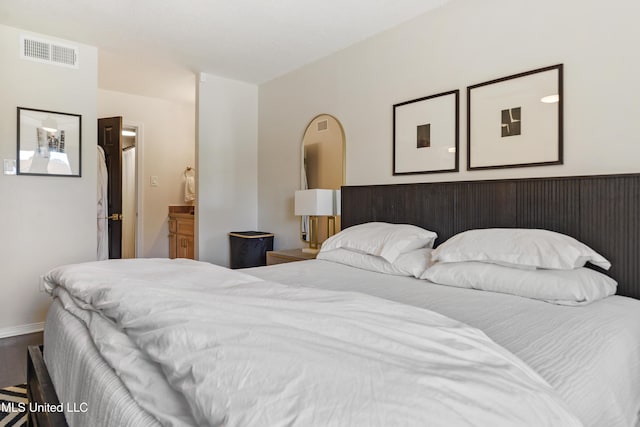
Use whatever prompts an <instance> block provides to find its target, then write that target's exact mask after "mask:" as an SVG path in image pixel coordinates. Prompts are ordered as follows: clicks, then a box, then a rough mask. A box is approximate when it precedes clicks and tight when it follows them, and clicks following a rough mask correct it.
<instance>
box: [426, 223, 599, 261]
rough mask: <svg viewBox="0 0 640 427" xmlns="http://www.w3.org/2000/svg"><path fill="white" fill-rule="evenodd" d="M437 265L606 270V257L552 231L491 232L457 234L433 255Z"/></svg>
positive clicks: (496, 230) (571, 238) (472, 231)
mask: <svg viewBox="0 0 640 427" xmlns="http://www.w3.org/2000/svg"><path fill="white" fill-rule="evenodd" d="M433 261H440V262H462V261H482V262H489V263H493V264H499V265H505V266H509V267H516V268H524V269H533V268H551V269H557V270H571V269H574V268H578V267H583V266H584V265H585V264H586V263H587V262H590V263H592V264H595V265H597V266H598V267H601V268H603V269H605V270H608V269H609V268H610V267H611V263H609V261H607V260H606V259H605V258H604V257H603V256H602V255H600V254H599V253H597V252H596V251H594V250H593V249H591V248H590V247H588V246H587V245H585V244H584V243H581V242H579V241H577V240H576V239H574V238H573V237H569V236H566V235H564V234H560V233H556V232H553V231H549V230H536V229H522V228H488V229H481V230H469V231H465V232H463V233H460V234H456V235H455V236H453V237H452V238H450V239H449V240H447V241H446V242H444V243H443V244H441V245H440V246H438V247H437V248H436V249H435V250H434V251H433Z"/></svg>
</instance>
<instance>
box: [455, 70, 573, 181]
mask: <svg viewBox="0 0 640 427" xmlns="http://www.w3.org/2000/svg"><path fill="white" fill-rule="evenodd" d="M563 106H564V94H563V64H557V65H552V66H549V67H544V68H538V69H535V70H531V71H527V72H523V73H519V74H514V75H511V76H507V77H502V78H499V79H495V80H491V81H487V82H484V83H479V84H475V85H472V86H468V87H467V170H483V169H503V168H517V167H530V166H548V165H561V164H563V162H564V159H563V157H564V153H563V150H564V147H563Z"/></svg>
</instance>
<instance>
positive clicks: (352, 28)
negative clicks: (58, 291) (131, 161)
mask: <svg viewBox="0 0 640 427" xmlns="http://www.w3.org/2000/svg"><path fill="white" fill-rule="evenodd" d="M447 1H448V0H321V1H317V0H271V1H269V0H182V1H177V0H0V23H2V24H5V25H9V26H13V27H18V28H22V29H25V30H29V31H33V32H37V33H43V34H48V35H52V36H56V37H60V38H64V39H69V40H74V41H77V42H81V43H86V44H90V45H93V46H97V47H98V48H99V49H100V56H101V58H100V60H101V62H103V61H107V62H109V61H110V60H112V59H113V58H126V61H127V62H128V61H137V62H141V63H143V62H144V63H146V64H151V65H160V64H164V65H166V66H168V68H169V69H170V68H171V67H173V68H174V70H188V71H190V72H201V71H202V72H207V73H212V74H216V75H220V76H223V77H228V78H232V79H237V80H243V81H247V82H251V83H262V82H265V81H268V80H271V79H273V78H275V77H277V76H280V75H282V74H285V73H287V72H289V71H292V70H294V69H296V68H299V67H300V66H302V65H304V64H307V63H309V62H312V61H314V60H316V59H319V58H321V57H323V56H326V55H328V54H330V53H332V52H335V51H338V50H340V49H343V48H345V47H347V46H349V45H352V44H354V43H357V42H358V41H361V40H363V39H366V38H368V37H370V36H372V35H374V34H376V33H379V32H381V31H384V30H386V29H389V28H392V27H394V26H396V25H398V24H400V23H402V22H405V21H407V20H410V19H411V18H413V17H416V16H418V15H421V14H423V13H425V12H427V11H429V10H431V9H434V8H436V7H438V6H440V5H442V4H444V3H445V2H447ZM103 56H104V58H103ZM143 68H144V67H142V68H141V69H143ZM102 69H103V66H102V65H101V71H102ZM169 73H171V71H169ZM191 75H192V74H191ZM109 78H111V77H110V76H101V77H100V80H101V82H103V81H104V79H107V80H108V79H109ZM116 78H119V77H116ZM138 84H139V82H138ZM107 86H109V85H107Z"/></svg>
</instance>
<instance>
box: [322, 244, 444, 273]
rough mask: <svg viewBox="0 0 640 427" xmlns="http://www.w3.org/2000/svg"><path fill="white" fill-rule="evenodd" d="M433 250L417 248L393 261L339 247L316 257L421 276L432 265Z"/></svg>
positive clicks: (362, 267)
mask: <svg viewBox="0 0 640 427" xmlns="http://www.w3.org/2000/svg"><path fill="white" fill-rule="evenodd" d="M431 251H432V249H429V248H423V249H416V250H415V251H411V252H407V253H404V254H402V255H400V256H399V257H398V259H396V260H395V261H394V262H393V263H391V262H389V261H387V260H385V259H384V258H382V257H379V256H375V255H369V254H365V253H362V252H356V251H352V250H349V249H343V248H338V249H332V250H330V251H324V250H323V251H321V252H320V253H318V256H317V257H316V259H322V260H325V261H332V262H337V263H340V264H345V265H349V266H351V267H355V268H361V269H363V270H369V271H375V272H377V273H383V274H393V275H395V276H413V277H416V278H419V277H420V276H421V275H422V273H424V271H425V270H426V269H427V268H429V266H430V265H431Z"/></svg>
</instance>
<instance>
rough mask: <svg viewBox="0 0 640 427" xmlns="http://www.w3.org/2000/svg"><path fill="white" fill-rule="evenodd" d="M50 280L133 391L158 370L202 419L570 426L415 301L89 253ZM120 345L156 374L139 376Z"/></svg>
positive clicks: (530, 376)
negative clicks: (98, 258)
mask: <svg viewBox="0 0 640 427" xmlns="http://www.w3.org/2000/svg"><path fill="white" fill-rule="evenodd" d="M346 268H348V267H346ZM263 271H266V270H263ZM47 281H48V282H49V283H50V284H52V285H54V286H53V287H55V285H60V286H62V287H64V289H65V291H63V290H62V289H61V288H57V287H56V288H55V289H53V292H54V294H58V295H60V297H61V298H63V299H64V298H66V297H65V296H64V295H65V292H68V293H69V294H70V296H71V298H67V301H66V303H65V304H66V305H67V306H68V307H67V308H68V309H69V310H79V308H80V307H81V308H82V309H84V310H85V312H86V311H87V310H88V313H89V315H88V316H87V315H86V313H85V314H80V313H78V315H79V317H80V318H82V317H85V318H86V319H89V321H88V323H89V331H90V333H91V335H92V337H93V338H94V340H97V341H103V342H105V343H104V345H105V347H106V348H108V349H109V350H108V351H106V352H103V357H105V359H106V360H107V361H108V362H109V363H110V364H111V365H112V367H113V368H114V369H115V370H116V371H117V372H119V374H120V377H121V379H122V380H123V382H124V383H125V385H127V387H128V388H129V389H130V390H132V389H136V388H140V387H143V388H144V387H147V388H149V387H153V389H154V390H155V389H156V387H158V384H156V380H157V379H158V378H161V377H162V376H164V377H165V378H166V379H167V382H168V384H170V385H171V387H172V388H173V389H175V390H176V391H177V392H178V393H179V394H181V395H183V396H186V401H187V402H189V407H190V409H191V413H192V414H193V418H194V419H195V420H196V421H197V422H198V424H200V425H226V426H251V425H260V426H262V425H300V426H314V425H318V426H327V425H349V426H352V425H366V426H376V425H379V426H388V425H420V426H422V425H442V426H445V425H446V426H456V425H461V426H467V425H492V426H501V425H504V426H517V425H523V426H530V425H536V426H545V425H549V426H556V425H562V426H572V425H580V422H579V421H578V420H577V419H576V418H575V417H574V416H573V415H571V414H570V411H568V410H567V409H566V405H565V404H564V403H563V402H562V400H561V399H560V398H559V397H558V396H557V394H556V392H555V391H554V390H553V389H552V388H551V387H549V385H548V384H547V383H546V382H545V381H544V380H542V379H541V378H540V377H539V375H538V374H536V373H535V372H534V371H533V370H532V369H530V368H529V367H528V366H527V365H526V364H524V363H522V362H521V361H520V360H519V359H518V358H516V357H514V356H513V355H512V354H511V353H509V352H508V351H506V350H504V349H503V348H502V347H500V346H498V345H496V344H495V343H493V342H492V341H491V340H489V339H487V338H486V336H485V335H484V334H483V333H482V332H481V331H479V330H477V329H474V328H470V327H468V326H466V325H464V324H462V323H460V322H458V321H455V320H452V319H449V318H446V317H444V316H442V315H440V314H437V313H434V312H430V311H428V310H424V309H421V308H416V307H412V306H408V305H404V304H397V303H393V302H390V301H386V300H383V299H378V298H374V297H370V296H366V295H362V294H356V293H348V292H331V291H326V290H314V289H308V288H297V287H291V286H285V285H281V284H278V283H273V282H268V281H261V280H256V278H254V277H251V276H248V275H244V274H239V273H237V272H231V271H229V270H226V269H221V268H219V267H215V266H212V265H210V264H204V263H197V262H193V261H187V260H174V261H170V260H123V261H117V262H114V261H110V262H102V263H88V264H82V265H77V266H72V267H66V268H61V269H56V270H54V271H53V272H52V274H50V275H49V276H48V277H47ZM73 303H75V305H76V306H78V307H75V308H74V307H72V306H71V305H72V304H73ZM98 315H99V316H100V319H101V320H92V319H91V318H96V316H98ZM122 332H126V334H127V340H128V341H127V340H124V339H123V335H122ZM110 334H113V336H112V337H110V338H105V337H106V336H109V335H110ZM119 334H120V335H119ZM114 344H117V345H114ZM130 344H133V345H134V346H135V347H136V348H137V349H138V350H140V351H141V353H142V355H146V356H147V357H148V358H149V359H151V360H152V361H153V362H149V363H148V365H149V366H147V367H145V368H144V369H145V373H146V372H147V371H149V372H154V371H155V373H157V374H158V378H156V377H154V376H153V375H152V376H151V377H147V376H143V375H140V374H139V369H141V366H140V365H141V358H140V357H139V356H140V355H139V354H137V353H136V351H135V350H136V348H131V347H130ZM98 346H100V344H98ZM119 349H120V350H122V351H120V352H118V350H119ZM142 360H144V357H142ZM303 361H304V362H303ZM157 368H160V369H157ZM156 369H157V370H156ZM133 372H138V375H134V374H133ZM141 377H142V378H141ZM145 381H146V384H144V382H145ZM132 395H134V396H135V398H136V400H138V402H139V403H140V404H141V406H143V407H145V408H147V410H148V411H149V412H150V413H152V414H154V415H156V413H155V409H149V408H154V407H155V408H156V409H157V408H159V407H162V408H163V409H164V410H165V412H166V413H165V414H164V416H162V417H160V419H159V421H160V422H161V423H162V424H164V425H180V423H182V422H185V423H186V422H187V420H186V418H185V417H184V414H180V411H181V410H182V409H184V408H182V405H181V404H180V403H178V404H176V402H173V406H174V407H173V408H168V407H164V406H163V405H165V404H166V402H165V401H164V400H163V396H164V393H158V394H153V393H146V395H145V393H142V394H136V393H135V392H134V393H132ZM150 399H156V400H155V401H154V402H151V401H150ZM169 406H171V405H169ZM174 410H175V411H177V412H176V413H173V414H170V413H169V412H173V411H174Z"/></svg>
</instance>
